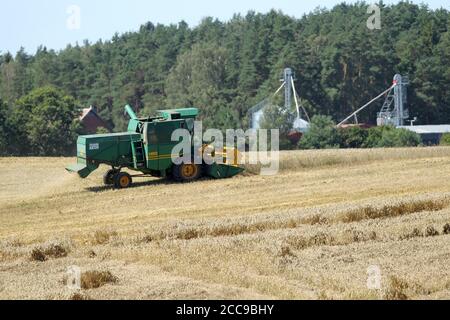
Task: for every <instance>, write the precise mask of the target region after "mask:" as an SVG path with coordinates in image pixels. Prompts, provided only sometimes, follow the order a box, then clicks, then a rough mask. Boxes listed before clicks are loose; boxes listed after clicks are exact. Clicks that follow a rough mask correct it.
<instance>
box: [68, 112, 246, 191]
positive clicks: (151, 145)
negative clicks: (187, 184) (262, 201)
mask: <svg viewBox="0 0 450 320" xmlns="http://www.w3.org/2000/svg"><path fill="white" fill-rule="evenodd" d="M125 110H126V111H127V113H128V114H129V116H130V118H131V119H130V122H129V125H128V130H127V132H123V133H112V134H97V135H87V136H80V137H79V138H78V141H77V158H78V159H77V164H75V165H71V166H68V167H67V168H66V169H67V170H68V171H69V172H74V173H78V175H79V176H80V177H81V178H86V177H88V176H89V175H90V174H91V173H92V172H93V171H95V170H96V169H98V167H99V166H100V164H105V165H108V166H110V167H111V169H110V170H109V171H108V172H106V173H105V175H104V177H103V181H104V183H105V184H106V185H114V186H115V187H116V188H127V187H129V186H130V185H131V184H132V177H146V176H153V177H172V178H173V179H174V180H176V181H180V182H181V181H194V180H197V179H199V178H201V177H202V176H204V175H206V176H210V177H213V178H216V179H220V178H229V177H233V176H235V175H237V174H239V173H241V172H243V171H244V169H243V168H241V167H240V166H239V165H238V163H237V151H236V152H235V159H234V162H233V163H228V161H227V158H226V152H223V151H222V153H223V157H224V161H223V163H213V164H211V165H207V164H206V163H204V162H203V163H202V164H195V163H194V161H191V162H192V163H181V164H178V165H177V164H174V162H173V161H172V150H173V148H174V147H175V146H176V145H177V144H178V143H179V142H174V141H172V139H171V138H172V133H173V132H174V131H175V130H177V129H187V130H189V132H190V133H191V136H192V135H193V128H194V121H195V118H196V117H197V115H198V109H195V108H188V109H175V110H163V111H159V114H158V116H157V117H150V118H138V117H137V116H136V114H135V113H134V111H133V110H132V108H131V107H130V106H126V107H125ZM204 147H205V146H204ZM191 154H192V156H189V157H190V158H191V159H192V158H193V155H194V147H193V146H192V147H191ZM123 168H127V169H130V170H132V171H136V172H139V174H137V175H134V176H132V175H130V174H128V173H126V172H122V171H121V170H122V169H123Z"/></svg>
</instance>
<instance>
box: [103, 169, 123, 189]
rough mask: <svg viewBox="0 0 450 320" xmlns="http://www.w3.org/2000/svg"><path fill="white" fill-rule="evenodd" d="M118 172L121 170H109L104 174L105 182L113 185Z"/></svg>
mask: <svg viewBox="0 0 450 320" xmlns="http://www.w3.org/2000/svg"><path fill="white" fill-rule="evenodd" d="M118 173H119V171H117V170H114V169H111V170H108V171H107V172H106V173H105V174H104V175H103V183H104V184H105V185H107V186H112V185H113V184H114V178H115V176H116V175H117V174H118Z"/></svg>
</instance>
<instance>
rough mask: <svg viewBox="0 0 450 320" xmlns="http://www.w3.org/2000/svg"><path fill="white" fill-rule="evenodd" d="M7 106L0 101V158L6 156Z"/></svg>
mask: <svg viewBox="0 0 450 320" xmlns="http://www.w3.org/2000/svg"><path fill="white" fill-rule="evenodd" d="M7 112H8V106H7V105H6V103H4V102H3V101H2V100H1V99H0V156H2V155H6V154H7V147H8V135H7V134H8V131H9V128H8V124H7V122H6V120H7Z"/></svg>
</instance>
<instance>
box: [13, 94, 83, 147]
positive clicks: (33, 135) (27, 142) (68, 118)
mask: <svg viewBox="0 0 450 320" xmlns="http://www.w3.org/2000/svg"><path fill="white" fill-rule="evenodd" d="M77 116H78V108H77V105H76V102H75V99H74V98H73V97H71V96H67V95H65V94H64V93H63V92H62V91H61V90H58V89H55V88H52V87H43V88H40V89H36V90H33V91H32V92H30V93H29V94H28V95H26V96H24V97H22V98H21V99H19V100H18V101H17V102H16V104H15V106H14V108H13V110H12V114H11V125H12V126H13V127H14V133H15V134H14V138H13V139H12V140H13V142H12V143H14V145H16V146H17V149H16V150H14V151H15V152H14V153H18V154H22V155H40V156H41V155H42V156H43V155H48V156H56V155H68V154H70V153H72V152H73V150H74V147H75V143H76V134H77V131H78V129H79V128H80V126H79V123H78V122H77V120H75V119H77Z"/></svg>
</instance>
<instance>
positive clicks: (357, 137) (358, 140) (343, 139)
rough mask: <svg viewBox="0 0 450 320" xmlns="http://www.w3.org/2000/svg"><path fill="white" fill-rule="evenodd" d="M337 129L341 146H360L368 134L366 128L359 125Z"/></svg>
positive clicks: (362, 145)
mask: <svg viewBox="0 0 450 320" xmlns="http://www.w3.org/2000/svg"><path fill="white" fill-rule="evenodd" d="M338 131H339V137H340V146H341V148H352V149H354V148H362V147H364V144H365V142H366V140H367V138H368V136H369V132H368V130H366V129H363V128H360V127H350V128H345V129H339V130H338Z"/></svg>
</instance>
